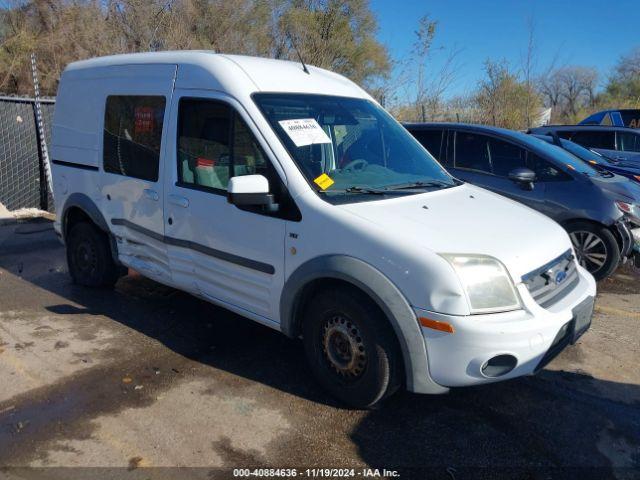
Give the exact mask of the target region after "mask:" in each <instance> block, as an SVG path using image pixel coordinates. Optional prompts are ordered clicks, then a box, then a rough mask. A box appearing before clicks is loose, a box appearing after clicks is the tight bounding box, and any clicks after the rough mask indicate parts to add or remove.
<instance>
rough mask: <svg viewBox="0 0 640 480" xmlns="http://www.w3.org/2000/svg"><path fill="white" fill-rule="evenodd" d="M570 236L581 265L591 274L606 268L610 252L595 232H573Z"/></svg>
mask: <svg viewBox="0 0 640 480" xmlns="http://www.w3.org/2000/svg"><path fill="white" fill-rule="evenodd" d="M569 236H570V237H571V243H572V244H573V248H574V249H575V251H576V255H577V256H578V262H579V263H580V265H582V266H583V267H584V268H586V269H587V270H588V271H589V272H591V273H594V272H597V271H598V270H600V269H601V268H602V267H604V265H605V263H606V262H607V257H608V255H609V252H608V250H607V245H606V244H605V243H604V240H602V238H600V237H599V236H598V235H596V234H595V233H593V232H588V231H585V230H577V231H575V232H571V233H570V234H569Z"/></svg>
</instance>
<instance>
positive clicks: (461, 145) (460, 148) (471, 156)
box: [455, 132, 491, 173]
mask: <svg viewBox="0 0 640 480" xmlns="http://www.w3.org/2000/svg"><path fill="white" fill-rule="evenodd" d="M455 167H456V168H466V169H468V170H476V171H479V172H485V173H491V162H490V161H489V143H488V142H487V137H485V136H483V135H476V134H474V133H466V132H456V144H455Z"/></svg>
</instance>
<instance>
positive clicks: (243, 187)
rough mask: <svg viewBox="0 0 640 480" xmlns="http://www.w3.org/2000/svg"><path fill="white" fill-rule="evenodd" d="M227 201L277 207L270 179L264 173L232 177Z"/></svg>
mask: <svg viewBox="0 0 640 480" xmlns="http://www.w3.org/2000/svg"><path fill="white" fill-rule="evenodd" d="M227 201H228V202H229V203H232V204H233V205H236V206H239V207H241V206H245V207H248V206H265V207H267V209H268V210H270V211H273V210H276V209H277V205H276V204H275V203H274V199H273V195H272V194H270V193H269V181H268V180H267V179H266V177H264V176H263V175H242V176H239V177H231V178H230V179H229V184H228V185H227Z"/></svg>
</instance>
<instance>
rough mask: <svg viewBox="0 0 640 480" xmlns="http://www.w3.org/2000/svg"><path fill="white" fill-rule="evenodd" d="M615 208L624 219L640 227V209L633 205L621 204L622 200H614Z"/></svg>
mask: <svg viewBox="0 0 640 480" xmlns="http://www.w3.org/2000/svg"><path fill="white" fill-rule="evenodd" d="M616 206H617V207H618V210H620V211H621V212H622V213H623V214H624V216H625V217H627V218H628V219H629V220H631V221H632V222H633V223H636V224H638V225H640V207H639V206H638V205H634V204H633V203H627V202H623V201H622V200H616Z"/></svg>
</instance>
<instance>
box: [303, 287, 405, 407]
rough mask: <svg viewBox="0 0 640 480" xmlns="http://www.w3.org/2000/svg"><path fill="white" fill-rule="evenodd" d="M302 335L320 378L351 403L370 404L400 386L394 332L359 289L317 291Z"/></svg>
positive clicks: (314, 370) (321, 381)
mask: <svg viewBox="0 0 640 480" xmlns="http://www.w3.org/2000/svg"><path fill="white" fill-rule="evenodd" d="M303 338H304V346H305V351H306V354H307V358H308V360H309V364H310V366H311V369H312V371H313V373H314V375H315V376H316V378H317V379H318V381H319V382H320V383H321V384H322V385H323V386H324V387H325V388H326V389H327V390H328V391H329V392H330V393H331V394H333V395H334V396H335V397H337V398H339V399H340V400H342V401H343V402H345V403H347V404H349V405H351V406H354V407H357V408H368V407H372V406H373V405H375V404H376V403H378V402H379V401H381V400H382V399H383V398H385V397H386V396H389V395H391V394H392V393H394V392H395V391H396V390H397V389H398V387H399V386H400V383H401V378H402V365H401V355H400V351H399V346H398V344H397V341H396V338H395V333H394V331H393V329H392V328H391V326H390V325H389V322H388V321H387V319H386V318H385V316H384V315H383V314H382V312H381V311H380V310H379V308H378V307H377V306H376V305H375V304H374V303H373V302H372V301H371V299H369V298H368V297H367V296H366V295H364V294H363V293H361V292H360V291H359V290H356V289H353V288H348V287H347V288H330V289H327V290H323V291H321V292H319V293H318V294H317V295H316V296H315V297H314V298H313V299H311V301H310V302H309V303H308V305H307V308H306V310H305V318H304V325H303Z"/></svg>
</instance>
